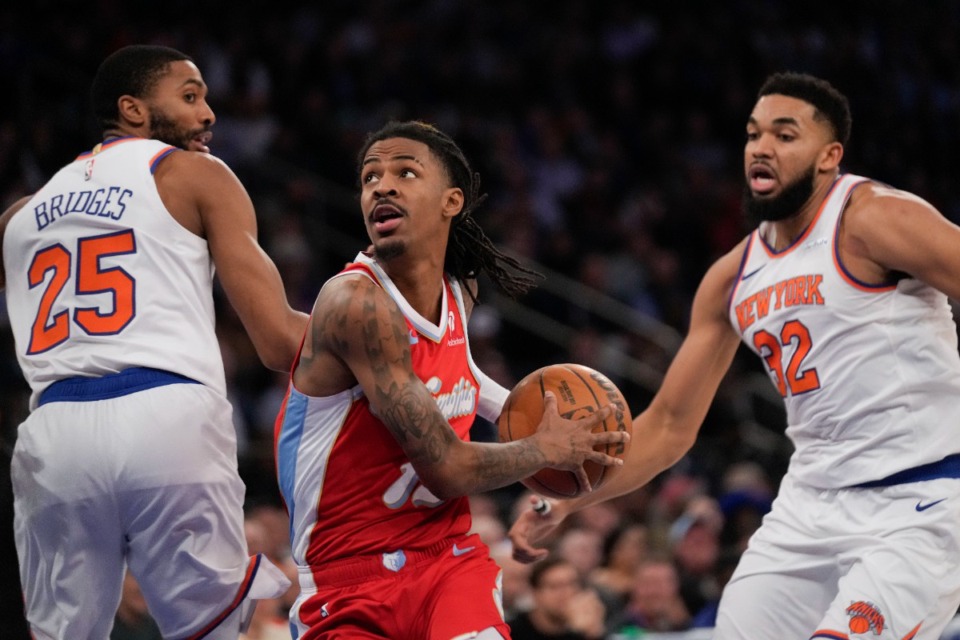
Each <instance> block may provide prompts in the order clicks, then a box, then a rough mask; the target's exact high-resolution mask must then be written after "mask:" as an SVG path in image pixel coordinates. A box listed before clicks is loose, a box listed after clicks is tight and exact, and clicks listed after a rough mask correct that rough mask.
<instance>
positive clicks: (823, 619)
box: [715, 175, 960, 640]
mask: <svg viewBox="0 0 960 640" xmlns="http://www.w3.org/2000/svg"><path fill="white" fill-rule="evenodd" d="M865 182H866V179H865V178H861V177H858V176H852V175H845V176H841V177H840V178H839V179H838V180H837V181H836V183H835V184H834V185H833V188H832V190H831V191H830V193H829V195H828V196H827V198H826V199H825V201H824V203H823V204H822V206H821V209H820V211H819V212H818V213H817V215H816V217H815V218H814V220H813V222H811V224H810V226H809V228H808V229H807V230H806V231H805V232H804V234H803V235H802V236H801V237H800V238H799V239H797V240H796V241H795V242H794V243H793V244H792V245H791V246H790V247H788V248H786V249H784V250H781V251H775V250H774V249H773V248H772V247H771V245H770V244H768V243H767V241H766V239H765V238H764V236H763V231H764V227H763V226H761V228H760V229H758V230H756V231H754V232H753V234H752V235H751V236H750V237H749V238H748V240H747V244H746V250H745V252H744V255H743V259H742V262H741V266H740V272H739V274H738V276H737V280H736V283H735V286H734V289H733V291H732V295H731V299H730V319H731V322H732V323H733V326H734V328H735V329H736V330H737V332H738V333H739V334H740V336H741V337H742V339H743V341H744V343H745V344H746V345H747V346H748V347H749V348H751V349H752V350H753V351H754V352H755V353H757V355H758V356H760V358H761V360H762V361H763V362H764V364H765V367H766V369H767V371H768V373H769V375H770V377H771V379H772V381H773V384H774V385H775V387H776V388H777V390H778V391H779V393H780V394H781V396H783V399H784V403H785V405H786V410H787V423H788V426H787V435H788V436H789V438H790V440H791V441H792V442H793V444H794V446H795V452H794V454H793V456H792V458H791V460H790V466H789V470H788V472H787V475H786V477H785V478H784V480H783V483H782V485H781V488H780V492H779V495H778V497H777V499H776V501H775V503H774V506H773V510H772V511H771V513H770V514H768V515H767V516H766V518H765V519H764V521H763V525H762V526H761V528H760V529H759V530H758V531H757V533H756V534H755V535H754V536H753V538H752V539H751V541H750V544H749V549H748V550H747V551H746V553H745V554H744V557H743V559H742V561H741V563H740V566H739V567H738V568H737V570H736V572H735V574H734V576H733V578H732V579H731V581H730V583H729V584H728V586H727V588H726V589H725V591H724V595H723V601H722V603H721V610H720V615H719V617H718V622H717V635H716V636H715V637H716V638H718V639H730V638H751V639H753V640H758V639H766V638H787V637H789V638H807V637H812V638H833V639H835V640H836V639H845V638H848V637H864V638H884V639H885V638H897V639H910V638H916V639H920V638H930V639H935V638H937V637H938V636H939V632H940V629H942V628H943V626H944V625H945V624H946V623H947V622H948V621H949V620H950V618H951V617H952V616H953V614H954V613H955V612H956V610H957V606H958V604H960V566H958V559H960V479H958V478H960V438H958V437H957V434H956V430H955V429H952V428H951V427H950V425H954V424H957V420H958V415H960V356H958V353H957V334H956V327H955V325H954V322H953V319H952V315H951V311H950V307H949V303H948V300H947V298H946V296H945V295H943V294H942V293H940V292H939V291H937V290H935V289H933V288H931V287H929V286H927V285H925V284H924V283H922V282H920V281H918V280H916V279H913V278H910V277H908V276H906V275H905V274H904V275H903V276H901V277H899V278H895V279H892V280H891V281H890V282H887V283H883V284H880V285H870V284H866V283H863V282H859V281H858V280H857V279H856V278H854V277H853V276H852V275H851V274H850V273H849V272H848V271H847V270H846V269H845V268H844V265H843V263H842V261H841V259H840V254H839V250H838V248H837V238H838V236H839V231H838V230H839V227H840V224H841V220H842V215H843V210H844V207H845V205H846V203H847V201H848V199H849V197H850V194H851V192H852V191H853V190H854V189H856V188H857V187H858V186H859V185H861V184H863V183H865Z"/></svg>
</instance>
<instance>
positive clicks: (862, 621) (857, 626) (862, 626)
mask: <svg viewBox="0 0 960 640" xmlns="http://www.w3.org/2000/svg"><path fill="white" fill-rule="evenodd" d="M869 630H870V621H869V620H867V619H866V618H865V617H864V616H853V617H852V618H850V633H866V632H867V631H869Z"/></svg>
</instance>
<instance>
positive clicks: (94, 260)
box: [27, 229, 137, 355]
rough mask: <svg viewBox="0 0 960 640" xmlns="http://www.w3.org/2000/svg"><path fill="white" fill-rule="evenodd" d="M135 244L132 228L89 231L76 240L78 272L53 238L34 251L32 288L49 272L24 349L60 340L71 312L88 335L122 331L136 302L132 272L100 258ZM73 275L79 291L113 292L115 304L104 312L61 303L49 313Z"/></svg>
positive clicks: (67, 332)
mask: <svg viewBox="0 0 960 640" xmlns="http://www.w3.org/2000/svg"><path fill="white" fill-rule="evenodd" d="M136 251H137V244H136V240H135V239H134V237H133V231H132V230H130V229H127V230H126V231H120V232H117V233H108V234H105V235H101V236H91V237H87V238H80V239H79V240H77V246H76V251H75V252H76V256H77V259H76V272H74V271H73V270H72V266H73V264H72V263H73V255H72V254H71V253H70V251H69V249H68V248H66V247H64V246H63V245H62V244H54V245H51V246H49V247H46V248H44V249H41V250H40V251H37V253H36V254H35V255H34V256H33V261H32V262H31V263H30V270H29V271H28V272H27V278H28V282H29V284H30V288H31V289H33V288H35V287H38V286H40V285H42V284H43V283H44V282H45V281H47V280H48V278H47V273H48V272H52V276H51V277H50V278H49V281H48V282H47V286H46V289H44V290H43V295H42V296H41V297H40V306H39V308H38V309H37V317H36V319H35V320H34V321H33V330H32V331H31V332H30V346H29V347H28V348H27V355H34V354H38V353H43V352H44V351H48V350H49V349H52V348H54V347H56V346H57V345H59V344H61V343H62V342H64V341H65V340H67V338H69V337H70V314H71V311H72V313H73V322H75V323H76V324H77V325H78V326H79V327H80V328H81V329H83V330H84V331H85V332H86V333H87V334H88V335H114V334H117V333H120V332H121V331H123V329H124V327H126V326H127V325H128V324H129V323H130V321H131V320H132V319H133V316H134V313H135V308H134V302H135V295H134V291H135V284H136V281H135V280H134V278H133V277H132V276H131V275H130V274H129V273H127V272H126V271H125V270H124V269H122V268H121V267H110V268H102V267H101V265H100V259H101V258H104V257H107V256H118V255H125V254H131V253H136ZM71 281H75V284H74V287H75V289H76V293H77V295H78V296H83V295H92V294H98V293H101V294H102V293H109V294H111V295H112V296H113V309H112V310H109V311H107V312H105V313H104V312H102V311H101V309H100V308H99V307H95V306H93V307H80V306H77V307H76V308H74V309H72V310H69V309H64V310H63V311H60V312H59V313H56V314H53V313H52V312H53V306H54V303H55V302H56V301H57V298H58V297H59V296H60V294H61V292H62V291H63V289H64V287H66V286H67V284H68V283H69V282H71Z"/></svg>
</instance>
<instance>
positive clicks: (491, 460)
mask: <svg viewBox="0 0 960 640" xmlns="http://www.w3.org/2000/svg"><path fill="white" fill-rule="evenodd" d="M409 340H410V337H409V331H408V328H407V324H406V322H405V321H404V318H403V315H402V313H401V312H400V309H399V308H398V307H397V305H396V303H395V302H394V301H393V300H392V299H391V298H390V297H389V296H388V295H387V294H386V292H384V290H383V289H382V288H381V287H379V286H377V285H376V284H375V283H373V282H372V281H370V280H369V279H368V278H366V277H363V276H343V277H339V278H336V279H334V280H333V281H331V282H329V283H328V284H327V285H326V286H325V287H324V288H323V290H322V291H321V292H320V295H319V296H318V298H317V304H316V306H315V308H314V312H313V316H312V319H311V326H310V329H309V336H308V343H309V344H305V345H304V354H303V356H302V357H301V365H300V366H299V367H298V369H297V373H296V375H295V380H296V379H297V377H301V376H302V377H305V378H308V379H315V380H319V379H320V378H322V377H324V376H326V375H328V374H329V373H330V372H333V375H335V376H336V375H342V373H338V372H337V369H338V367H337V363H336V362H335V361H333V360H332V359H331V358H336V359H337V360H339V361H340V362H342V364H343V370H344V371H348V372H349V374H350V375H351V376H352V377H353V378H355V379H356V381H357V382H359V384H360V386H361V387H362V388H363V391H364V393H365V395H366V397H367V399H368V401H369V402H370V408H371V410H372V411H373V413H374V414H375V415H377V416H378V417H379V418H380V419H381V420H382V421H383V422H384V424H385V425H386V426H387V428H388V429H390V432H391V433H392V434H393V436H394V437H395V438H396V439H397V442H398V443H399V444H400V446H401V447H403V450H404V452H405V453H406V455H407V457H408V458H409V459H410V461H411V462H412V463H413V465H414V468H415V469H416V471H417V474H418V475H419V476H420V480H421V481H422V482H423V483H424V485H426V487H427V488H428V489H429V490H430V491H431V492H433V493H434V495H436V496H437V497H439V498H449V497H454V496H461V495H469V494H472V493H479V492H483V491H488V490H490V489H494V488H497V487H502V486H505V485H508V484H511V483H513V482H516V481H518V480H520V479H521V478H525V477H527V476H529V475H531V474H533V473H534V472H536V471H539V470H540V469H542V468H544V467H548V466H553V467H557V468H564V469H569V470H573V471H579V472H580V473H583V469H582V466H583V463H584V461H586V460H592V461H594V462H598V463H600V464H619V460H617V459H616V458H613V457H612V456H608V455H606V454H603V453H600V452H598V451H594V448H593V447H594V446H595V445H597V444H603V443H609V442H622V441H624V439H625V438H624V436H625V435H626V434H621V433H598V434H594V433H592V432H591V431H592V429H593V427H594V426H596V425H597V424H599V422H600V421H602V420H603V419H605V418H606V417H607V416H608V415H609V413H610V411H611V408H610V407H608V408H605V409H604V410H603V411H600V412H598V413H597V414H594V415H593V416H590V417H588V418H585V419H583V420H577V421H570V420H565V419H563V418H561V417H560V415H559V414H558V413H557V410H556V400H555V399H552V400H549V401H548V402H547V407H548V409H547V412H546V413H547V416H546V417H545V421H546V422H547V424H545V425H544V428H543V429H542V430H541V432H540V433H538V434H537V436H531V437H530V438H525V439H523V440H518V441H516V442H511V443H506V444H496V443H475V442H464V441H462V440H461V439H460V438H459V437H457V435H456V433H454V431H453V429H452V428H451V427H450V425H449V423H448V422H447V420H446V419H445V418H444V416H443V414H442V413H441V412H440V409H439V408H438V407H437V403H436V400H435V399H434V398H433V396H432V395H431V394H430V392H429V391H428V390H427V388H426V386H425V385H424V384H423V382H422V381H421V380H420V379H419V378H418V377H417V376H416V374H415V373H414V371H413V367H412V364H411V353H410V342H409ZM339 386H340V387H341V388H346V386H347V385H344V384H342V383H341V384H340V385H339ZM583 477H584V479H586V474H585V473H583Z"/></svg>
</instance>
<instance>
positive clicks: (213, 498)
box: [120, 385, 249, 637]
mask: <svg viewBox="0 0 960 640" xmlns="http://www.w3.org/2000/svg"><path fill="white" fill-rule="evenodd" d="M145 393H147V394H149V395H148V396H146V397H142V398H140V400H141V402H142V404H143V405H144V407H146V409H147V410H149V411H160V408H161V407H164V406H166V407H169V409H168V410H166V411H163V412H162V413H161V417H160V418H158V419H157V420H156V421H154V420H153V419H151V422H154V424H152V425H151V426H152V427H153V428H151V429H145V430H143V432H142V438H141V440H148V441H151V442H154V443H156V445H157V448H156V450H155V452H154V453H155V455H154V456H150V455H149V453H150V451H149V448H145V447H141V448H139V449H138V454H137V455H138V456H141V462H142V464H140V465H139V466H138V467H137V468H135V469H132V470H130V472H129V476H128V478H127V479H128V482H127V483H126V485H125V486H129V487H133V488H130V489H127V490H125V491H123V492H122V493H121V494H120V502H121V505H122V517H123V521H124V525H125V530H126V534H127V538H128V562H129V565H130V570H131V572H132V573H133V574H134V575H135V576H136V577H137V579H138V581H139V582H140V585H141V589H142V591H143V594H144V597H145V598H146V600H147V603H148V605H149V607H150V611H151V614H152V615H153V617H154V618H155V619H156V620H157V623H158V625H159V626H160V629H161V631H162V632H163V633H164V636H165V637H167V636H170V637H179V636H187V635H190V634H191V633H194V632H196V631H197V630H198V629H203V628H205V627H207V626H208V625H209V624H210V623H211V622H212V621H215V620H216V619H218V618H219V617H221V616H225V615H227V614H228V613H229V610H230V607H232V606H234V605H236V602H237V599H238V594H239V592H240V590H241V587H242V585H243V584H244V581H245V580H246V579H247V577H248V568H249V558H248V554H247V545H246V540H245V538H244V533H243V499H244V485H243V482H242V481H241V480H240V477H239V475H238V473H237V468H236V449H235V439H234V437H233V431H232V430H233V426H232V423H231V422H230V415H231V414H230V410H229V406H228V405H226V401H225V400H223V399H222V397H220V396H217V395H216V394H213V393H212V392H210V391H209V390H207V389H206V388H204V387H201V386H200V385H170V386H169V387H164V388H161V389H158V390H150V391H149V392H145ZM136 395H140V394H136ZM141 410H143V407H141ZM163 423H165V424H166V430H165V436H164V438H162V440H163V443H160V442H159V440H160V439H158V438H157V437H156V436H155V431H156V430H158V429H160V428H161V426H162V424H163Z"/></svg>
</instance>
